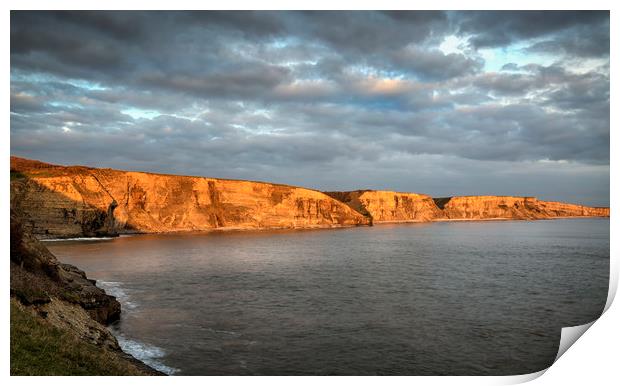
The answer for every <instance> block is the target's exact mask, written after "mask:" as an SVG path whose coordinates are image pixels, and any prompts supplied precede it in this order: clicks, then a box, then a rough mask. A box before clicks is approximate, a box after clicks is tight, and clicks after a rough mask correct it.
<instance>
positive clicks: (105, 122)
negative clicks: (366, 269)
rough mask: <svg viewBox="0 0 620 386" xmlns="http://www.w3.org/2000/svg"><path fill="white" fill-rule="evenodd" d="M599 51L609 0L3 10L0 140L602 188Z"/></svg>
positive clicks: (428, 182) (165, 156)
mask: <svg viewBox="0 0 620 386" xmlns="http://www.w3.org/2000/svg"><path fill="white" fill-rule="evenodd" d="M446 39H448V40H449V39H452V40H455V41H458V42H460V43H459V45H458V46H455V47H454V49H453V50H451V51H450V52H444V51H442V49H441V48H440V47H441V44H442V43H443V42H444V41H446ZM489 48H490V49H493V50H500V51H502V50H503V51H506V52H509V53H510V55H506V56H505V57H506V58H508V59H514V58H516V59H515V60H514V61H512V60H507V62H506V63H500V64H499V65H498V66H497V67H496V68H501V71H497V72H494V71H488V70H487V68H488V67H486V66H485V59H484V58H485V56H484V55H483V52H482V51H481V50H482V49H489ZM608 53H609V13H608V12H569V13H566V12H498V13H494V12H419V11H406V12H405V11H402V12H401V11H395V12H365V11H357V12H334V11H331V12H317V11H311V12H267V11H258V12H220V11H217V12H129V11H127V12H126V11H123V12H113V11H105V12H66V11H59V12H31V11H13V12H12V13H11V152H12V153H13V154H16V155H22V156H28V157H33V158H38V159H42V160H45V161H48V162H58V163H69V164H76V163H77V164H90V165H93V166H106V167H119V168H127V169H142V170H150V171H160V172H169V173H181V174H196V175H210V176H216V177H228V178H245V179H254V180H256V179H260V180H270V181H276V182H284V183H293V184H299V185H305V186H309V187H315V188H320V189H330V190H333V189H352V188H387V189H397V190H411V191H422V192H428V193H431V194H437V195H439V194H448V193H454V192H456V191H455V189H456V188H454V187H455V186H458V187H459V189H460V190H459V192H462V193H470V192H471V193H474V192H478V193H489V194H493V193H496V194H500V193H505V194H508V193H513V194H517V193H518V191H514V192H508V191H506V190H507V189H508V188H507V187H510V188H512V189H515V190H518V189H517V188H518V186H519V185H518V184H519V181H521V183H522V184H529V183H536V184H541V185H540V186H539V187H537V188H536V189H537V190H536V189H534V190H535V191H529V190H528V191H527V194H532V195H537V194H539V193H537V191H538V192H541V193H540V194H546V195H555V197H553V198H556V199H561V198H563V197H569V196H570V195H569V193H567V191H565V189H569V190H570V189H572V190H573V191H579V192H580V193H579V194H578V195H577V196H570V197H572V198H579V197H582V199H583V200H586V201H587V200H589V201H588V202H589V203H597V204H605V203H606V201H608V188H607V191H605V186H606V185H605V184H604V178H603V177H604V176H605V175H607V176H608V169H609V166H608V165H609V126H610V122H609V54H608ZM543 57H544V60H542V59H541V58H543ZM517 62H518V63H517ZM495 168H502V171H499V170H496V169H495ZM518 170H527V172H524V173H519V172H516V171H518ZM571 170H573V172H571ZM554 171H557V172H558V173H559V174H558V177H550V176H553V173H554ZM588 172H591V173H592V175H591V176H589V177H588V176H587V173H588ZM606 173H607V174H606ZM567 180H570V181H571V182H570V183H568V182H562V181H567ZM450 181H455V182H450ZM545 181H549V182H545ZM580 181H588V183H592V184H593V183H595V182H598V183H599V185H597V186H592V187H591V189H590V190H587V189H584V188H579V186H580V183H581V182H580ZM601 181H603V182H601ZM554 186H557V189H556V188H554ZM607 186H608V185H607ZM450 187H452V189H453V190H452V192H449V190H450ZM482 187H483V188H484V190H485V191H484V192H483V191H479V190H480V189H482ZM563 189H564V190H563ZM457 190H458V189H457ZM580 200H581V199H580Z"/></svg>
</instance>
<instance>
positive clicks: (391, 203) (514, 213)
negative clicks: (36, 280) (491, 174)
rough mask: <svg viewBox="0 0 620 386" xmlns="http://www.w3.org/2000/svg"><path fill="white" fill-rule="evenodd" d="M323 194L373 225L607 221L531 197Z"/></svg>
mask: <svg viewBox="0 0 620 386" xmlns="http://www.w3.org/2000/svg"><path fill="white" fill-rule="evenodd" d="M327 194H328V195H330V196H331V197H334V198H336V199H338V200H340V201H342V202H344V203H346V204H347V205H349V206H350V207H351V208H353V209H355V210H356V211H358V212H360V213H362V214H364V215H366V216H368V217H371V218H372V219H373V222H374V223H381V222H422V221H449V220H454V221H456V220H493V219H516V220H536V219H547V218H557V217H609V208H596V207H588V206H583V205H574V204H567V203H562V202H553V201H542V200H538V199H536V198H535V197H512V196H462V197H444V198H434V199H433V198H431V197H430V196H427V195H423V194H415V193H398V192H390V191H373V190H357V191H352V192H328V193H327Z"/></svg>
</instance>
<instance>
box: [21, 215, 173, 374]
mask: <svg viewBox="0 0 620 386" xmlns="http://www.w3.org/2000/svg"><path fill="white" fill-rule="evenodd" d="M10 270H11V271H10V288H11V305H12V307H13V306H14V308H15V311H16V312H19V313H21V314H22V316H23V315H25V317H27V318H31V319H34V320H35V322H36V323H38V324H34V325H35V326H38V325H40V326H43V327H41V328H39V330H41V329H47V328H49V329H52V330H53V331H60V333H62V334H65V335H66V336H69V337H72V338H75V339H76V341H79V342H81V343H82V344H83V345H85V346H87V348H88V349H89V350H91V351H94V352H95V353H97V354H100V355H103V356H107V357H112V358H113V360H114V362H115V363H116V362H118V363H121V364H122V366H121V367H120V368H121V369H122V370H119V371H120V373H119V374H117V375H125V372H126V375H165V374H163V373H161V372H159V371H157V370H155V369H153V368H151V367H149V366H148V365H146V364H144V363H142V362H140V361H139V360H137V359H136V358H134V357H132V356H131V355H129V354H128V353H126V352H123V351H122V349H121V347H120V346H119V344H118V341H117V340H116V338H115V337H114V336H113V335H112V333H111V332H110V331H109V330H108V329H107V328H106V326H107V325H108V324H110V323H112V322H114V321H116V320H118V319H119V318H120V315H121V305H120V303H119V302H118V301H117V300H116V298H115V297H113V296H110V295H108V294H106V293H105V291H104V290H102V289H101V288H99V287H97V286H96V282H95V281H94V280H91V279H89V278H88V277H87V276H86V274H85V273H84V271H82V270H80V269H79V268H77V267H75V266H73V265H70V264H63V263H61V262H59V261H58V260H57V259H56V257H55V256H54V255H53V254H52V253H51V252H49V250H48V249H47V248H46V247H45V246H44V245H43V244H42V243H41V242H39V241H38V240H37V239H36V237H34V236H33V235H32V234H31V233H29V232H28V230H27V229H24V227H23V226H22V224H21V222H20V220H19V216H17V215H16V214H15V213H14V212H12V213H11V262H10ZM12 322H13V320H12ZM12 328H13V325H12ZM34 332H35V333H36V332H38V331H34ZM33 335H34V334H33ZM11 338H12V341H11V349H12V353H13V349H14V347H13V346H14V345H17V344H18V343H17V340H18V339H17V337H13V334H12V335H11ZM15 350H16V352H20V353H23V352H24V351H27V348H24V347H15ZM59 355H60V354H59ZM18 361H19V358H14V357H13V355H11V372H12V373H13V372H14V371H13V370H14V367H15V371H17V372H18V373H19V370H18V369H17V365H15V366H13V364H14V362H18ZM58 362H61V361H60V360H59V361H58ZM56 371H59V372H60V373H59V374H55V375H70V374H71V371H70V370H68V369H67V372H68V373H65V372H63V369H60V370H54V371H52V373H55V372H56ZM47 375H52V374H47ZM92 375H97V374H92Z"/></svg>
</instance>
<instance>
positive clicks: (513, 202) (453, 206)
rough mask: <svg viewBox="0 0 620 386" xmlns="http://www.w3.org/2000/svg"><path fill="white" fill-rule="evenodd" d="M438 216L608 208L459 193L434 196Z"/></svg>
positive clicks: (562, 213)
mask: <svg viewBox="0 0 620 386" xmlns="http://www.w3.org/2000/svg"><path fill="white" fill-rule="evenodd" d="M435 203H436V204H437V206H438V207H439V208H440V209H441V212H442V218H445V219H450V220H479V219H518V220H540V219H549V218H558V217H609V208H596V207H588V206H583V205H575V204H567V203H563V202H554V201H543V200H538V199H537V198H535V197H512V196H462V197H445V198H435Z"/></svg>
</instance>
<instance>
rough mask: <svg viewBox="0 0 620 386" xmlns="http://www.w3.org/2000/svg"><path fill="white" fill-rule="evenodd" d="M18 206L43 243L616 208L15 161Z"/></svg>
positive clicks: (595, 213) (601, 213) (14, 204)
mask: <svg viewBox="0 0 620 386" xmlns="http://www.w3.org/2000/svg"><path fill="white" fill-rule="evenodd" d="M11 208H13V209H15V210H16V213H20V214H21V220H22V222H23V224H24V227H26V228H28V230H29V231H31V232H32V233H34V234H36V235H37V236H38V237H39V238H45V237H83V236H106V235H116V234H119V233H154V232H177V231H209V230H232V229H281V228H333V227H346V226H356V225H372V223H373V222H374V223H382V222H424V221H450V220H454V221H457V220H489V219H521V220H534V219H546V218H557V217H609V208H594V207H587V206H583V205H576V204H568V203H561V202H553V201H542V200H538V199H536V198H534V197H512V196H463V197H443V198H432V197H430V196H428V195H425V194H418V193H400V192H391V191H375V190H357V191H352V192H326V193H321V192H318V191H315V190H310V189H304V188H299V187H294V186H287V185H278V184H269V183H263V182H253V181H237V180H224V179H216V178H206V177H191V176H175V175H165V174H153V173H143V172H130V171H121V170H112V169H97V168H89V167H84V166H58V165H51V164H46V163H43V162H39V161H32V160H27V159H23V158H18V157H11Z"/></svg>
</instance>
